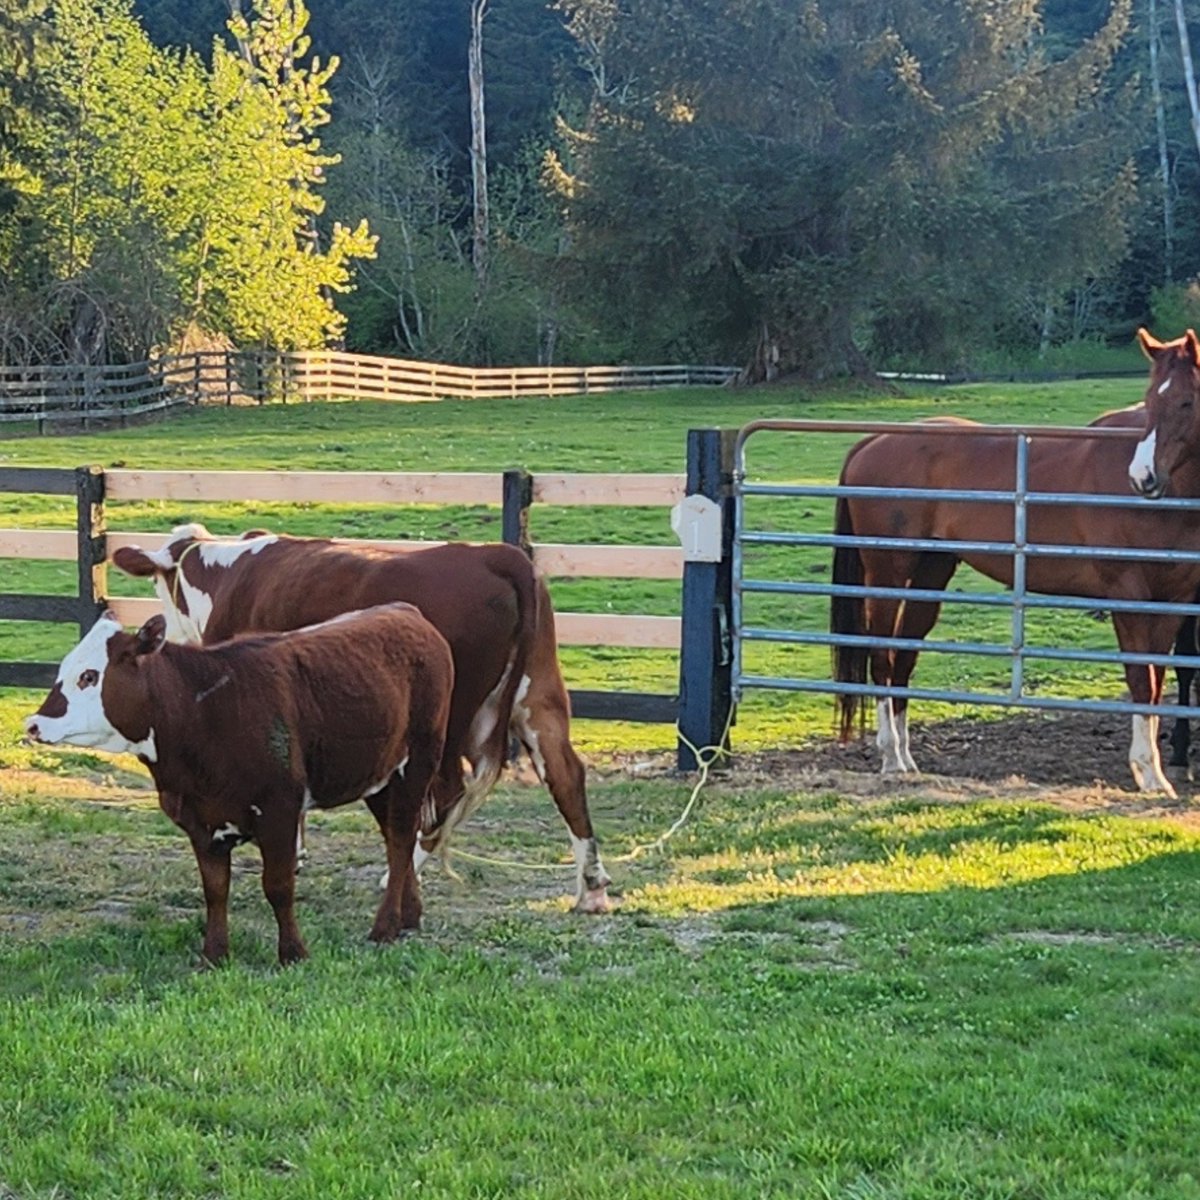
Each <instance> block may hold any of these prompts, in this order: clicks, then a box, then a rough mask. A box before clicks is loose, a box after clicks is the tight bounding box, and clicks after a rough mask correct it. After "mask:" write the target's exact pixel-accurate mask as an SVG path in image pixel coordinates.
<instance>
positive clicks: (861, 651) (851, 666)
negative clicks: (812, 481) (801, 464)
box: [829, 496, 867, 742]
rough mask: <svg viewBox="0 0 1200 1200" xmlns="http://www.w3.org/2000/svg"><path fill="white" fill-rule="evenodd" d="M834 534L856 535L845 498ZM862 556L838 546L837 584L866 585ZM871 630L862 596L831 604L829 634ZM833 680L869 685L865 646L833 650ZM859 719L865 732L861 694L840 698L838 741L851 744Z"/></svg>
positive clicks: (839, 597)
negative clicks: (868, 626) (856, 719)
mask: <svg viewBox="0 0 1200 1200" xmlns="http://www.w3.org/2000/svg"><path fill="white" fill-rule="evenodd" d="M833 532H834V533H835V534H843V535H845V534H852V533H853V532H854V523H853V521H852V520H851V519H850V505H849V504H848V503H847V501H846V497H845V496H839V497H838V499H837V505H836V507H835V509H834V520H833ZM863 581H864V575H863V564H862V556H861V555H860V554H859V552H858V549H857V547H855V546H837V547H835V548H834V551H833V582H834V585H835V586H836V585H839V584H841V585H847V584H848V585H851V586H855V587H861V586H862V585H863ZM866 631H867V618H866V605H865V603H864V601H863V598H862V596H842V595H834V596H832V597H830V603H829V632H830V633H845V634H854V635H856V636H858V637H862V636H863V635H864V634H865V633H866ZM831 649H832V657H833V678H834V680H835V681H836V682H837V683H866V682H867V648H866V646H863V645H858V646H852V645H845V644H842V645H836V646H833V647H831ZM855 717H857V718H858V726H859V730H860V731H861V730H862V729H863V727H864V726H865V722H866V707H865V705H864V704H863V697H862V695H861V694H860V693H857V692H854V693H843V694H840V695H839V696H838V698H837V718H836V719H837V729H838V740H839V741H842V742H846V741H849V739H850V737H851V735H852V734H853V732H854V724H855Z"/></svg>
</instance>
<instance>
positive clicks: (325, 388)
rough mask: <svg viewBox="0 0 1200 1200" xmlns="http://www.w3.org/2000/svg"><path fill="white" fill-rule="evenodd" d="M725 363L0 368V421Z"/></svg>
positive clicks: (525, 390)
mask: <svg viewBox="0 0 1200 1200" xmlns="http://www.w3.org/2000/svg"><path fill="white" fill-rule="evenodd" d="M736 376H737V369H736V368H735V367H693V366H650V367H633V366H613V367H457V366H450V365H448V364H445V363H426V362H413V361H409V360H407V359H402V358H381V357H375V356H370V355H362V354H344V353H340V352H335V351H329V350H302V351H295V352H292V353H286V354H282V353H274V352H266V351H243V350H230V351H197V352H194V353H191V354H178V355H171V356H168V357H163V358H159V359H155V360H154V361H152V362H143V363H129V364H125V365H121V366H40V367H31V366H16V367H4V366H0V422H14V421H24V422H33V423H35V424H36V426H37V429H38V432H39V433H41V432H43V431H44V430H45V427H46V425H47V423H55V422H72V423H76V424H82V425H83V426H85V427H86V426H87V425H88V424H90V423H91V422H94V421H114V420H115V421H120V422H123V421H125V420H127V419H128V418H130V417H137V416H142V415H144V414H147V413H153V412H161V411H163V410H165V409H169V408H177V407H181V406H184V405H189V404H203V403H209V404H213V403H216V404H235V403H241V404H246V403H256V404H264V403H267V402H268V401H282V402H284V403H288V402H304V401H308V400H328V399H332V398H334V397H350V398H354V399H360V400H396V401H415V400H438V399H443V398H469V399H480V400H485V399H499V398H504V397H515V396H565V395H578V394H581V393H582V394H587V393H592V392H611V391H616V390H619V389H623V388H626V389H627V388H663V387H683V386H686V385H704V384H707V385H719V384H725V383H729V382H731V381H732V380H733V379H734V378H736Z"/></svg>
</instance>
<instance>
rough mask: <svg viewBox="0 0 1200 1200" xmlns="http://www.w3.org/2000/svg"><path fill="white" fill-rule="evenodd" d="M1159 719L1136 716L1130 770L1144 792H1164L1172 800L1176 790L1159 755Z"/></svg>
mask: <svg viewBox="0 0 1200 1200" xmlns="http://www.w3.org/2000/svg"><path fill="white" fill-rule="evenodd" d="M1158 723H1159V718H1158V717H1143V716H1135V717H1134V718H1133V736H1132V738H1131V739H1130V743H1129V768H1130V770H1131V771H1132V772H1133V781H1134V783H1136V784H1137V786H1138V788H1139V789H1140V790H1141V791H1143V792H1163V793H1165V794H1166V795H1167V796H1170V797H1171V798H1172V799H1174V797H1175V788H1174V787H1173V786H1172V785H1171V782H1170V780H1169V779H1167V777H1166V775H1164V774H1163V769H1162V758H1161V757H1160V756H1159V753H1158Z"/></svg>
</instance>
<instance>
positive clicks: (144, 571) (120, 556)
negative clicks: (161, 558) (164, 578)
mask: <svg viewBox="0 0 1200 1200" xmlns="http://www.w3.org/2000/svg"><path fill="white" fill-rule="evenodd" d="M112 564H113V566H114V567H116V568H117V569H118V570H121V571H124V572H125V574H126V575H137V576H145V575H153V574H155V573H156V572H158V571H161V570H162V567H161V565H160V564H159V563H156V562H155V561H154V559H152V558H151V557H150V555H149V554H147V553H146V551H145V550H143V549H142V548H141V546H118V547H117V549H115V550H114V551H113V554H112Z"/></svg>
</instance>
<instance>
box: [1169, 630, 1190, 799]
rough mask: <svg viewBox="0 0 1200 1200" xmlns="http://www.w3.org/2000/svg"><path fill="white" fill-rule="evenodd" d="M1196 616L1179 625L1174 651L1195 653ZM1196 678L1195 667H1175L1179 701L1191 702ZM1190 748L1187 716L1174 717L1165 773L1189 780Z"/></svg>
mask: <svg viewBox="0 0 1200 1200" xmlns="http://www.w3.org/2000/svg"><path fill="white" fill-rule="evenodd" d="M1196 632H1197V631H1196V618H1195V617H1187V618H1185V619H1184V622H1183V624H1182V625H1181V626H1180V627H1179V636H1178V637H1176V639H1175V653H1176V654H1185V655H1195V654H1196V653H1197V641H1196ZM1195 678H1196V668H1195V667H1178V666H1177V667H1176V668H1175V681H1176V684H1177V685H1178V689H1179V703H1180V704H1182V705H1189V704H1191V702H1192V684H1193V682H1194V681H1195ZM1190 748H1191V729H1190V726H1189V724H1188V719H1187V717H1176V718H1175V724H1174V725H1173V726H1172V728H1171V761H1170V762H1169V763H1168V764H1167V774H1168V775H1169V776H1170V777H1171V778H1172V779H1183V780H1188V781H1190V780H1191V778H1192V768H1191V765H1190V763H1189V761H1188V751H1189V750H1190Z"/></svg>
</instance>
